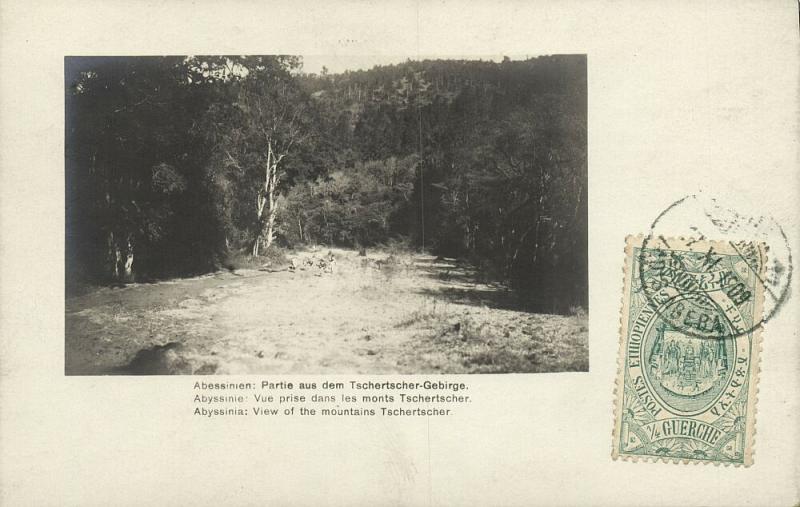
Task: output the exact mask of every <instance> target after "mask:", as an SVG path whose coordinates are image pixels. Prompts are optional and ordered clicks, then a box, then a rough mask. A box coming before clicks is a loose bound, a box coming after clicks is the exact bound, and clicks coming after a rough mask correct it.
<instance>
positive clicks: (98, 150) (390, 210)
mask: <svg viewBox="0 0 800 507" xmlns="http://www.w3.org/2000/svg"><path fill="white" fill-rule="evenodd" d="M65 80H66V106H67V110H66V127H67V130H66V132H67V138H66V184H67V203H66V206H67V210H66V211H67V224H66V229H67V245H66V246H67V263H68V265H67V268H68V269H67V272H68V273H71V274H72V275H73V276H80V277H82V278H90V279H94V280H124V279H133V278H138V279H146V278H153V277H163V276H179V275H185V274H190V273H200V272H206V271H209V270H213V269H216V268H217V267H219V266H220V265H221V264H222V263H224V261H225V258H226V256H228V255H230V254H231V252H239V251H241V252H248V253H249V254H259V252H261V253H263V251H264V249H268V248H272V247H274V246H278V247H282V248H285V247H288V248H292V247H295V246H298V245H301V244H307V243H315V244H316V243H319V244H332V245H333V244H336V245H341V246H350V247H353V246H369V245H374V244H378V243H382V242H386V241H388V240H390V239H393V238H398V237H404V238H407V239H408V240H409V241H410V242H411V243H412V244H414V245H416V246H417V247H420V248H422V247H424V248H425V249H427V250H429V251H431V252H433V253H436V254H440V255H446V256H455V257H462V258H465V259H468V260H470V261H472V262H473V263H475V264H476V265H478V266H479V267H480V268H481V270H482V271H483V272H485V273H487V274H491V276H493V277H494V278H496V279H498V280H500V281H505V282H508V283H509V284H510V285H511V286H513V287H514V288H516V289H517V290H519V291H521V292H523V293H525V294H527V295H528V298H529V299H530V301H531V303H532V304H540V305H544V306H548V305H550V306H554V307H557V308H556V309H559V310H565V309H566V308H567V307H568V306H571V305H585V304H586V302H587V297H588V295H587V259H586V251H587V190H588V189H587V153H586V148H587V133H586V103H587V102H586V100H587V97H586V59H585V57H583V56H545V57H538V58H531V59H528V60H524V61H511V60H509V59H505V60H504V61H503V62H499V63H498V62H487V61H469V60H463V61H457V60H424V61H407V62H405V63H402V64H398V65H387V66H378V67H374V68H372V69H370V70H362V71H357V72H345V73H342V74H329V73H327V72H323V73H322V74H320V75H314V74H307V73H303V72H302V59H301V58H300V57H297V56H280V55H277V56H256V57H253V56H247V57H225V56H208V57H206V56H192V57H96V58H95V57H91V58H89V57H76V58H67V59H66V61H65ZM259 245H260V247H261V248H260V250H259Z"/></svg>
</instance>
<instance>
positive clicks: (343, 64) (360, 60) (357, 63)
mask: <svg viewBox="0 0 800 507" xmlns="http://www.w3.org/2000/svg"><path fill="white" fill-rule="evenodd" d="M508 56H509V57H510V58H511V59H512V60H521V59H525V58H528V56H527V55H508ZM531 56H533V55H531ZM409 59H410V60H425V59H429V60H437V59H448V60H492V61H496V62H499V61H501V60H502V59H503V55H303V72H306V73H308V74H311V73H314V74H319V73H320V72H321V71H322V67H323V66H325V67H327V68H328V72H330V73H331V74H338V73H341V72H344V71H346V70H367V69H371V68H372V67H374V66H376V65H391V64H394V63H402V62H405V61H406V60H409Z"/></svg>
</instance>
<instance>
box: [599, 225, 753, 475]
mask: <svg viewBox="0 0 800 507" xmlns="http://www.w3.org/2000/svg"><path fill="white" fill-rule="evenodd" d="M765 259H766V247H765V246H764V245H763V244H761V243H748V244H744V243H740V244H732V243H727V242H714V241H705V240H703V241H698V240H692V239H684V238H658V239H653V238H650V239H649V240H645V239H644V238H642V237H637V238H632V237H631V238H628V242H627V246H626V260H625V289H624V294H623V308H622V319H621V326H620V328H621V344H620V357H619V364H620V368H619V373H618V378H617V402H616V403H617V405H616V421H615V429H614V447H613V456H614V458H617V457H623V458H629V457H632V458H633V459H637V458H640V457H641V458H643V459H648V458H651V459H655V460H659V459H663V460H665V461H670V460H671V461H684V462H688V461H696V462H706V463H709V462H710V463H728V464H740V465H745V466H747V465H750V464H751V463H752V435H753V426H754V416H753V415H754V412H755V395H756V384H757V375H758V352H759V347H760V344H759V339H760V326H758V325H757V323H759V322H761V318H762V313H763V289H762V287H763V285H761V284H759V283H758V280H760V279H762V278H763V270H764V266H765Z"/></svg>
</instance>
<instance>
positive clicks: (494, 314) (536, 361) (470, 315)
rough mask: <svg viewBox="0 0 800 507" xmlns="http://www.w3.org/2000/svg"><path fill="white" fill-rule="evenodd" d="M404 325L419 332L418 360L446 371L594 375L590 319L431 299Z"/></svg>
mask: <svg viewBox="0 0 800 507" xmlns="http://www.w3.org/2000/svg"><path fill="white" fill-rule="evenodd" d="M397 326H398V327H403V328H417V329H419V331H420V333H419V334H418V336H417V339H416V341H415V345H414V355H415V361H418V362H422V363H425V364H426V365H427V366H428V367H430V368H432V369H434V370H436V371H440V372H442V373H511V372H516V373H534V372H546V371H588V369H589V362H588V327H587V316H586V314H585V313H584V314H583V315H576V316H558V315H534V314H525V313H521V312H514V311H504V310H490V309H488V308H481V307H478V308H474V307H472V308H464V307H462V306H460V305H449V304H447V303H444V304H442V303H441V302H437V301H436V300H435V299H432V300H428V301H426V302H424V303H423V305H421V307H420V308H418V309H416V310H414V311H413V312H411V313H409V314H408V315H407V316H406V317H404V318H403V319H402V320H401V321H400V322H399V323H398V324H397Z"/></svg>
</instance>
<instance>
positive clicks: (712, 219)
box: [638, 194, 793, 338]
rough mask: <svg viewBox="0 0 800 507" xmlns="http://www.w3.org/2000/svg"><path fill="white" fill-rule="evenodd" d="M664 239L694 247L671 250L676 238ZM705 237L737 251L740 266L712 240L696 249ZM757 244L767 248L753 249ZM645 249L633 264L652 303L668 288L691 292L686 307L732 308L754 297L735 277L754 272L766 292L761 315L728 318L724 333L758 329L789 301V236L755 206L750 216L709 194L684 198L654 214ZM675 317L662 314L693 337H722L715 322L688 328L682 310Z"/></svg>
mask: <svg viewBox="0 0 800 507" xmlns="http://www.w3.org/2000/svg"><path fill="white" fill-rule="evenodd" d="M740 206H741V205H740ZM668 237H672V238H675V237H677V238H691V239H688V240H687V243H688V244H689V245H690V246H693V251H692V252H680V251H675V250H674V249H673V248H672V246H673V244H672V243H673V242H674V241H673V242H671V241H670V240H669V239H668ZM708 238H713V239H715V240H719V241H724V242H725V243H727V246H726V248H729V249H733V250H734V251H735V252H737V253H738V261H737V262H739V263H740V264H739V265H735V266H734V265H728V264H726V261H727V260H730V257H728V256H725V255H723V254H720V253H719V252H718V251H717V250H716V249H715V248H714V245H713V244H710V245H709V246H708V249H707V250H706V251H705V252H700V251H697V248H698V247H699V246H698V244H697V243H699V242H703V241H706V240H707V239H708ZM756 244H762V245H765V246H764V247H763V248H756V247H755V246H754V245H756ZM767 245H768V246H767ZM642 246H643V249H642V250H641V252H647V255H642V257H641V259H640V262H639V263H638V269H639V270H640V276H641V277H642V279H643V280H644V281H645V283H643V285H642V290H643V291H644V294H645V296H646V297H647V298H648V299H650V300H652V301H654V302H655V303H656V304H658V300H659V299H660V294H661V292H662V290H663V289H664V288H665V287H667V288H669V287H672V288H675V289H677V290H680V291H681V292H682V293H683V294H687V295H692V296H693V297H692V298H690V300H689V301H688V302H686V303H685V304H694V305H699V306H701V307H702V306H704V303H710V304H712V305H713V304H721V305H724V306H726V307H729V306H730V305H731V303H733V304H734V305H735V306H739V304H740V303H741V302H742V300H746V299H747V298H750V297H752V296H753V294H752V291H748V290H747V289H746V287H745V284H744V282H743V281H742V280H741V279H740V278H741V276H740V274H741V273H745V272H747V273H752V274H754V275H755V280H754V283H755V284H756V285H758V286H759V288H760V290H761V292H763V294H764V306H763V311H762V313H761V316H760V318H758V319H755V320H753V321H750V322H749V327H742V324H743V321H740V320H738V319H737V318H736V316H735V315H731V316H730V317H731V319H732V321H731V324H732V326H731V328H730V329H729V330H727V332H728V333H729V334H730V335H732V336H738V335H742V334H746V333H749V332H750V331H752V330H753V329H755V328H757V327H761V326H762V325H763V324H765V323H766V322H767V321H769V320H770V319H771V318H773V317H774V316H776V315H777V314H778V312H779V310H780V309H781V307H782V306H783V305H784V303H785V302H786V300H787V299H788V298H789V294H790V290H789V289H790V284H791V279H792V269H793V268H792V253H791V249H790V247H789V242H788V239H787V237H786V234H785V233H784V231H783V229H782V228H781V227H780V225H779V224H778V223H777V222H776V221H775V220H774V219H773V218H771V217H769V216H764V215H762V214H759V213H758V212H757V211H756V210H753V213H752V214H748V213H747V212H745V211H741V210H735V209H733V207H732V206H730V205H729V204H724V203H723V202H721V201H719V200H718V199H716V198H713V197H708V196H705V195H703V194H697V195H687V196H684V197H682V198H681V199H678V200H677V201H675V202H674V203H672V204H671V205H670V206H669V207H667V208H666V209H665V210H664V211H663V212H662V213H660V214H659V215H658V217H656V219H655V220H654V221H653V223H652V224H651V226H650V230H649V232H648V234H647V235H646V236H645V237H644V239H643V242H642ZM742 263H743V264H742ZM695 311H700V309H697V308H696V309H695ZM677 315H678V319H679V320H676V319H672V318H671V317H670V314H665V315H662V317H664V318H665V319H666V320H668V321H671V323H672V324H673V325H674V326H675V327H678V328H682V330H683V331H684V332H686V333H688V334H692V335H694V336H697V337H701V338H702V337H705V338H719V337H721V336H722V334H723V330H722V329H720V327H719V325H718V324H719V323H716V322H711V321H709V322H708V323H705V322H703V321H699V322H697V321H695V322H693V321H691V319H690V322H689V324H688V325H686V324H684V322H682V319H683V316H682V312H677ZM705 324H707V325H705Z"/></svg>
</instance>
